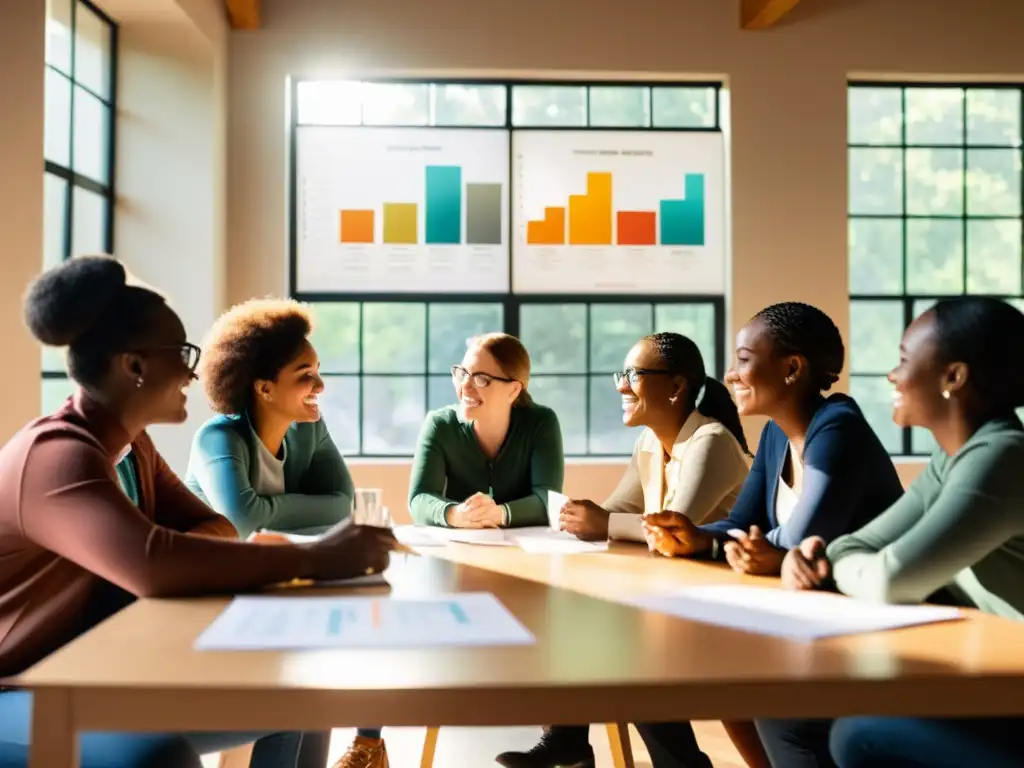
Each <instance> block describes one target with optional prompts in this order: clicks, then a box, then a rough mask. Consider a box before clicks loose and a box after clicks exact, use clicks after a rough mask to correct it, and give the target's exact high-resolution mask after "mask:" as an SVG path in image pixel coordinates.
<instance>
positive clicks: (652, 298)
mask: <svg viewBox="0 0 1024 768" xmlns="http://www.w3.org/2000/svg"><path fill="white" fill-rule="evenodd" d="M324 81H329V79H328V78H291V79H290V82H289V87H288V111H289V116H288V133H289V136H288V169H287V174H288V184H287V195H288V203H287V204H288V293H289V295H290V296H291V297H292V298H294V299H295V300H297V301H301V302H304V303H308V304H311V305H314V307H315V305H316V304H318V303H355V304H358V306H359V322H360V329H359V370H358V371H348V372H338V373H334V372H331V371H324V372H323V373H322V375H323V376H324V377H325V378H327V379H331V378H349V379H351V378H355V379H356V380H357V381H358V387H359V411H358V413H359V418H358V443H359V449H358V451H357V452H356V453H353V454H351V456H352V457H354V458H358V459H369V460H374V459H388V460H395V459H399V460H401V459H408V458H411V454H407V453H388V454H380V453H368V452H365V451H364V450H363V449H364V446H365V439H364V438H365V435H364V425H363V421H364V418H363V409H364V407H365V403H364V398H363V395H364V383H363V380H364V378H365V377H367V376H370V377H381V378H412V377H417V376H418V377H422V378H423V380H424V403H425V406H426V411H427V412H429V410H430V398H429V392H430V381H431V378H432V377H436V376H438V375H440V374H432V373H430V371H429V343H430V342H429V336H430V327H429V318H430V306H431V304H466V305H468V304H501V306H502V316H503V321H504V323H503V328H502V329H501V330H502V331H504V332H505V333H508V334H511V335H513V336H517V337H518V336H519V335H520V333H519V330H520V313H521V310H522V307H523V305H528V304H529V305H534V304H560V305H565V304H582V305H585V306H586V307H587V324H586V334H587V335H586V346H587V349H586V360H587V370H584V371H577V372H572V373H569V372H566V373H559V374H545V373H536V374H535V375H536V377H537V378H541V377H547V376H565V377H578V378H582V379H584V380H585V381H586V382H587V386H586V387H585V391H586V395H585V402H584V404H583V407H584V412H585V419H586V421H585V423H586V430H587V434H586V435H585V438H586V442H587V445H588V448H587V451H586V452H584V453H568V452H567V453H566V457H567V458H584V459H589V458H594V459H608V458H621V457H625V456H628V454H626V453H596V452H590V450H589V443H590V438H591V435H590V430H591V414H590V403H591V393H590V386H589V382H590V379H591V378H592V377H593V376H595V375H599V374H601V373H604V371H594V370H591V368H590V360H591V349H590V332H591V331H590V326H591V322H590V307H592V306H594V305H595V304H634V305H650V307H651V315H652V326H653V318H654V314H655V311H656V306H657V305H659V304H660V305H664V304H675V305H685V304H699V305H704V306H707V305H711V306H712V307H713V310H714V339H715V360H714V361H713V366H714V370H713V371H711V370H709V371H708V375H713V376H715V377H716V378H719V379H721V378H722V377H723V376H724V374H725V357H726V355H725V328H726V316H725V313H726V296H725V295H717V294H711V295H698V294H682V295H675V294H668V295H665V294H658V295H654V294H592V293H568V294H554V293H514V292H513V291H512V288H511V286H512V285H513V282H512V277H513V276H512V270H513V265H512V263H513V259H512V258H511V244H510V247H509V255H510V257H509V259H508V284H509V290H508V291H479V292H475V293H470V294H467V293H435V292H428V293H407V292H401V293H397V292H396V293H388V292H364V291H356V292H344V291H329V292H311V291H297V290H296V288H295V286H296V285H297V267H298V226H297V224H298V210H297V206H298V203H297V195H296V190H297V185H298V129H299V128H300V127H308V126H314V127H316V126H321V127H324V126H328V127H335V125H334V124H325V123H315V122H299V97H298V93H299V86H300V84H302V83H305V82H324ZM347 81H348V82H360V83H372V84H374V85H378V84H380V85H427V86H430V85H433V86H439V87H442V86H447V85H464V86H488V85H492V86H504V87H505V121H504V123H501V124H498V123H494V124H489V125H483V124H462V123H459V124H439V125H431V124H429V121H428V124H427V125H423V124H400V123H387V124H386V125H378V124H368V123H366V122H365V121H364V120H363V114H362V111H361V112H360V122H359V123H358V124H354V123H353V124H345V125H343V126H341V125H339V126H338V127H346V128H355V127H366V128H370V129H372V128H389V129H390V128H399V129H424V128H426V129H431V130H444V129H452V130H485V131H495V130H504V131H507V132H508V134H509V138H510V141H509V158H508V162H509V170H510V174H509V176H510V179H511V177H512V172H511V171H512V164H513V158H514V152H513V150H512V141H511V138H512V136H513V134H514V133H515V132H517V131H549V132H550V131H588V132H591V131H592V132H598V133H600V132H604V133H621V132H640V133H648V132H668V133H694V132H697V133H722V132H723V131H722V122H721V121H722V111H723V110H722V91H723V89H724V87H725V86H724V83H723V82H720V81H705V80H700V81H698V80H688V81H679V80H665V81H661V80H653V81H652V80H529V79H512V80H507V79H506V80H502V79H489V78H424V77H395V78H376V77H374V78H360V77H352V78H349V79H347ZM517 86H520V87H521V86H526V87H530V86H538V87H569V88H572V87H580V88H583V87H585V88H586V89H587V92H586V98H585V100H584V104H585V108H586V112H585V124H583V125H517V124H515V121H514V119H513V105H514V90H515V88H516V87H517ZM605 87H620V88H646V89H647V90H646V102H647V103H646V109H647V115H648V121H649V122H650V123H651V125H650V126H613V125H596V126H593V125H591V124H590V119H591V98H592V97H591V88H605ZM657 88H687V89H698V90H699V89H708V90H712V91H713V106H714V119H713V121H712V125H710V126H693V127H676V126H657V125H654V101H655V96H654V94H655V89H657ZM513 206H514V199H513V195H512V194H510V195H509V210H508V215H509V220H510V221H511V217H512V208H513ZM366 303H372V304H425V305H426V321H427V330H426V334H425V335H426V338H425V339H424V348H425V353H426V356H425V361H426V367H425V370H424V371H422V372H416V373H372V372H371V373H368V372H365V371H364V370H363V360H364V350H363V338H362V336H363V307H364V305H365V304H366ZM655 330H657V329H656V328H655ZM623 353H625V350H623ZM453 362H456V361H453ZM709 367H710V366H709Z"/></svg>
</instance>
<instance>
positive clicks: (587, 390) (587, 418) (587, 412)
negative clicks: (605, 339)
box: [583, 301, 594, 454]
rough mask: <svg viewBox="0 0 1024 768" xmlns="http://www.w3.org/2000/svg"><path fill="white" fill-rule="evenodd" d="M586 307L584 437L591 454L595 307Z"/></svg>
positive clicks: (588, 451) (589, 305)
mask: <svg viewBox="0 0 1024 768" xmlns="http://www.w3.org/2000/svg"><path fill="white" fill-rule="evenodd" d="M584 306H585V307H586V308H587V311H586V312H585V313H584V317H585V318H586V322H585V323H584V325H583V329H584V334H583V343H584V344H586V346H587V348H586V357H584V360H585V364H586V370H585V371H584V373H585V375H584V377H583V435H584V445H585V446H586V448H585V450H586V452H587V453H588V454H589V453H590V372H591V369H592V368H593V361H592V360H591V354H590V334H591V325H592V324H593V311H594V305H593V304H591V303H590V302H589V301H588V302H587V303H586V304H585V305H584Z"/></svg>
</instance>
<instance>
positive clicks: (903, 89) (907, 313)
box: [846, 80, 1024, 459]
mask: <svg viewBox="0 0 1024 768" xmlns="http://www.w3.org/2000/svg"><path fill="white" fill-rule="evenodd" d="M858 88H874V89H892V90H896V89H899V93H900V137H899V141H898V142H877V143H876V142H871V143H865V142H855V141H851V140H850V131H849V123H848V124H847V140H846V153H847V160H848V161H849V157H850V151H851V150H857V149H889V150H895V151H899V152H900V154H901V171H900V173H901V189H900V207H901V209H902V210H901V212H900V213H898V214H880V213H869V214H864V213H860V214H858V213H852V212H851V211H850V207H851V205H850V204H851V202H852V200H851V199H849V197H848V199H847V211H846V220H847V237H849V225H850V223H851V222H853V221H855V220H858V219H859V220H869V221H870V220H875V221H897V222H900V224H901V242H900V249H901V253H900V259H901V264H900V274H901V278H900V280H901V290H900V291H898V292H893V293H888V294H886V293H871V292H854V291H853V290H852V289H851V290H850V291H849V292H848V293H849V302H850V306H851V308H852V306H853V304H854V303H858V304H861V305H867V304H870V303H871V302H879V303H888V304H894V303H897V302H898V303H900V305H901V307H902V310H903V328H906V327H907V326H909V325H910V323H911V322H913V320H914V319H915V318H916V317H917V313H916V312H915V309H914V307H915V305H916V304H917V303H918V302H934V301H939V300H941V299H944V298H950V297H952V296H979V297H989V298H995V299H1001V300H1003V301H1009V302H1016V303H1018V304H1019V303H1020V302H1021V301H1022V300H1024V84H1019V83H1017V84H1014V83H1005V82H1004V83H992V82H984V81H964V82H934V83H933V82H926V81H894V80H882V81H877V80H849V81H848V82H847V89H846V92H847V99H849V94H850V93H851V92H852V91H854V90H856V89H858ZM916 89H921V90H943V89H950V90H959V91H962V92H963V96H964V98H963V104H962V106H961V110H962V113H961V114H962V121H963V135H962V138H961V141H960V143H958V144H953V143H949V144H938V143H916V142H915V143H910V142H908V140H907V119H906V117H907V92H908V91H910V90H916ZM972 90H986V91H1016V92H1017V93H1019V94H1020V102H1021V103H1020V115H1019V120H1020V127H1021V133H1022V137H1021V139H1022V140H1021V141H1020V142H1019V143H1018V144H1017V146H1013V145H1011V144H986V143H974V142H971V141H970V139H969V128H968V93H969V92H970V91H972ZM908 149H915V150H916V149H924V150H929V149H932V150H935V149H940V150H941V149H954V150H959V151H960V152H961V153H962V157H961V168H960V171H961V183H962V191H963V198H962V205H963V208H962V212H961V213H959V214H908V213H907V179H908V174H907V163H906V157H907V150H908ZM976 149H980V150H986V149H989V150H1004V151H1008V152H1009V151H1016V152H1017V153H1018V154H1019V155H1020V159H1021V163H1022V172H1021V178H1020V193H1021V209H1020V210H1019V211H1018V214H1017V216H1011V215H1005V216H1000V215H983V214H971V213H969V212H968V204H967V200H968V152H969V150H976ZM914 220H926V221H934V220H939V221H959V222H961V238H962V256H961V258H962V263H961V277H962V280H963V287H962V290H961V292H960V293H955V294H943V295H936V294H934V293H915V292H910V291H908V290H907V285H908V273H907V269H908V264H907V240H908V238H907V223H908V222H910V221H914ZM971 221H1019V222H1020V223H1021V244H1020V245H1021V254H1022V258H1021V264H1020V270H1021V289H1020V293H1019V294H1012V293H977V292H972V291H970V289H969V279H968V278H969V271H970V266H969V265H970V253H969V250H968V249H969V241H968V223H969V222H971ZM850 259H851V253H850V250H849V242H848V243H847V274H849V265H850ZM851 314H852V313H851ZM852 352H853V350H852V349H851V362H852ZM849 375H850V379H851V382H852V381H853V380H856V379H878V378H883V377H884V376H885V375H886V374H884V373H879V372H863V373H862V372H858V371H856V370H855V368H854V367H853V365H852V364H851V366H850V374H849ZM900 433H901V435H900V437H901V446H900V451H899V453H894V454H892V455H894V456H899V457H903V458H914V459H920V458H926V457H927V456H928V455H929V454H928V453H927V452H922V451H915V450H914V428H913V427H901V428H900Z"/></svg>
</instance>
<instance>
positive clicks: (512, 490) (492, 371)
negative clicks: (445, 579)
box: [409, 333, 565, 528]
mask: <svg viewBox="0 0 1024 768" xmlns="http://www.w3.org/2000/svg"><path fill="white" fill-rule="evenodd" d="M452 381H453V382H454V384H455V393H456V395H457V396H458V404H457V405H454V406H448V407H447V408H441V409H440V410H437V411H433V412H432V413H430V414H428V415H427V419H426V421H425V422H424V424H423V429H422V430H421V431H420V438H419V444H418V445H417V447H416V457H415V459H414V460H413V466H412V478H411V483H410V488H409V511H410V513H411V514H412V517H413V520H415V521H416V522H417V523H418V524H420V525H438V526H445V527H452V528H507V527H514V526H527V525H546V524H547V520H548V517H547V494H548V491H559V492H560V491H561V490H562V480H563V478H564V475H565V462H564V458H563V455H562V432H561V429H560V428H559V426H558V417H557V416H555V412H554V411H552V410H551V409H550V408H545V407H544V406H542V405H537V404H536V403H534V402H533V399H532V398H531V397H530V395H529V393H528V392H527V386H528V385H529V383H530V355H529V354H528V353H527V351H526V348H525V347H524V346H523V345H522V343H521V342H520V341H519V339H517V338H515V337H514V336H509V335H507V334H504V333H491V334H487V335H485V336H478V337H477V338H474V339H471V340H470V342H469V345H468V346H467V349H466V355H465V357H463V359H462V363H461V364H460V365H456V366H453V367H452Z"/></svg>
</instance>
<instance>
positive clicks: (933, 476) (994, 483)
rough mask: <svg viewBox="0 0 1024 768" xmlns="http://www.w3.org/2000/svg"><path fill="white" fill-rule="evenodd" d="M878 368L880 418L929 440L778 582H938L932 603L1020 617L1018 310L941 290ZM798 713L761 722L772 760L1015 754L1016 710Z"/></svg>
mask: <svg viewBox="0 0 1024 768" xmlns="http://www.w3.org/2000/svg"><path fill="white" fill-rule="evenodd" d="M889 381H890V382H891V383H892V385H893V389H894V394H893V419H894V420H895V421H896V423H897V424H899V425H900V426H903V427H910V426H916V427H924V428H926V429H928V430H929V431H930V432H931V433H932V435H934V437H935V441H936V442H937V443H938V446H939V447H938V450H936V452H935V453H934V455H933V456H932V459H931V461H930V463H929V464H928V467H927V468H926V469H925V470H924V472H923V473H922V474H921V475H920V476H919V477H918V478H917V479H916V480H915V481H914V482H913V484H912V485H911V486H910V488H909V489H908V490H907V492H906V493H905V494H904V495H903V497H902V498H901V499H900V500H899V501H897V502H896V503H895V504H893V505H892V506H891V507H890V508H889V509H888V510H886V511H885V512H883V513H882V514H881V515H880V516H879V517H877V518H875V520H873V521H872V522H870V523H868V524H867V525H865V526H864V527H863V528H861V529H860V530H859V531H856V532H855V533H852V534H849V535H847V536H842V537H840V538H838V539H836V540H835V541H833V542H832V543H831V544H830V545H828V546H827V547H826V546H825V544H824V542H823V541H821V540H820V539H817V538H809V539H805V540H804V541H803V542H802V543H801V544H800V546H799V547H798V548H797V549H794V550H792V551H791V552H790V553H789V554H788V555H787V556H786V560H785V562H784V565H783V580H784V582H785V584H786V586H788V587H790V588H795V589H813V588H817V587H821V586H824V585H829V586H834V587H835V588H836V589H837V590H838V591H840V592H842V593H844V594H847V595H850V596H852V597H857V598H862V599H865V600H874V601H878V602H888V603H919V602H923V601H926V600H929V599H930V598H931V599H935V598H936V597H937V596H939V595H940V594H941V597H942V600H943V602H953V603H954V604H957V605H962V606H965V607H969V608H976V609H978V610H981V611H985V612H987V613H993V614H996V615H999V616H1005V617H1007V618H1011V619H1015V620H1021V619H1024V514H1022V513H1024V472H1022V471H1021V467H1024V427H1022V426H1021V422H1020V420H1019V419H1018V418H1017V416H1016V414H1015V409H1017V408H1020V407H1022V406H1024V315H1022V314H1021V313H1020V312H1019V311H1018V310H1017V309H1016V308H1014V307H1013V306H1011V305H1010V304H1007V303H1005V302H1003V301H999V300H997V299H988V298H980V297H964V298H956V299H949V300H946V301H940V302H939V303H938V304H936V305H935V307H934V308H933V309H931V310H929V311H928V312H926V313H924V314H923V315H921V316H920V317H919V318H917V319H916V320H915V321H914V322H913V323H911V325H910V327H909V328H907V331H906V334H905V335H904V337H903V343H902V344H901V345H900V363H899V365H898V366H897V367H896V368H895V369H894V370H893V371H892V373H890V374H889ZM758 725H759V728H760V727H761V726H762V725H764V724H762V723H759V724H758ZM798 725H802V735H800V736H799V737H794V733H795V731H794V728H793V727H792V726H793V724H792V723H790V727H789V728H788V730H786V734H785V735H784V737H783V738H782V739H779V738H778V736H779V734H778V726H779V721H774V722H773V723H770V724H768V727H767V728H765V729H763V730H762V738H764V739H765V746H766V747H767V748H768V751H769V753H770V754H771V756H772V760H773V763H775V764H779V765H786V766H796V767H797V768H799V767H800V766H803V765H808V766H811V765H832V764H833V763H834V764H837V765H839V766H840V768H863V767H866V766H873V767H876V768H885V766H895V765H928V766H937V767H939V768H941V767H942V766H950V768H961V766H967V765H984V766H986V768H999V767H1000V766H1011V765H1014V766H1017V765H1020V764H1021V752H1020V736H1019V733H1020V730H1021V727H1022V726H1024V720H1022V719H1020V718H978V719H941V720H940V719H926V718H909V717H907V718H891V717H852V718H843V719H840V720H838V721H836V722H835V723H834V724H831V727H830V728H827V729H823V728H822V723H820V721H819V722H816V723H815V722H814V721H805V722H804V723H802V724H798ZM800 730H801V729H800V728H797V729H796V732H799V731H800ZM829 742H830V743H829ZM780 750H781V751H780Z"/></svg>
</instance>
